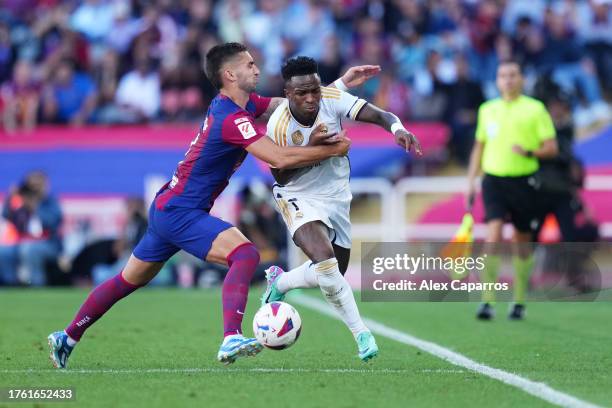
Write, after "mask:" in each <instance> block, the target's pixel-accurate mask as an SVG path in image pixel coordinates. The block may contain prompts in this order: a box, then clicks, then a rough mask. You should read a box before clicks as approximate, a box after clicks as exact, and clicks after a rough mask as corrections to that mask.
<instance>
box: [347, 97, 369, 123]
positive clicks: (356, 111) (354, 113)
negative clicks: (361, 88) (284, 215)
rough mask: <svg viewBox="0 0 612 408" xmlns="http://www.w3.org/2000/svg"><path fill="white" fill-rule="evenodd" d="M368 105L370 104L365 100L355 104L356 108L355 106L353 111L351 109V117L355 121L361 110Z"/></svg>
mask: <svg viewBox="0 0 612 408" xmlns="http://www.w3.org/2000/svg"><path fill="white" fill-rule="evenodd" d="M366 103H368V101H366V100H364V99H359V100H357V102H356V103H355V106H353V109H351V116H350V118H351V119H353V120H355V118H356V117H357V115H358V114H359V111H361V109H363V107H364V106H365V104H366Z"/></svg>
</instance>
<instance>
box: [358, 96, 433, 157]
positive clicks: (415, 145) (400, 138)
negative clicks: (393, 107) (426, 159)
mask: <svg viewBox="0 0 612 408" xmlns="http://www.w3.org/2000/svg"><path fill="white" fill-rule="evenodd" d="M356 119H357V121H359V122H367V123H374V124H376V125H378V126H380V127H382V128H384V129H385V130H386V131H388V132H391V133H392V134H393V136H394V137H395V141H396V142H397V144H398V145H400V146H402V147H403V148H404V149H406V151H407V152H409V151H411V150H413V149H414V152H415V153H416V154H418V155H422V154H423V152H422V150H421V144H420V143H419V139H417V137H416V136H415V135H414V134H412V132H410V131H408V130H406V129H405V128H404V125H402V122H401V121H400V119H399V118H398V117H397V116H395V115H394V114H393V113H391V112H387V111H384V110H382V109H380V108H379V107H377V106H374V105H372V104H371V103H366V104H365V105H364V106H363V108H361V110H360V111H359V113H358V114H357V117H356Z"/></svg>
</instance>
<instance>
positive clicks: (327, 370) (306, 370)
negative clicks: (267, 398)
mask: <svg viewBox="0 0 612 408" xmlns="http://www.w3.org/2000/svg"><path fill="white" fill-rule="evenodd" d="M456 371H457V370H422V372H440V373H447V372H456ZM48 373H59V374H66V375H67V374H192V373H196V374H198V373H207V374H208V373H212V374H215V373H220V374H225V373H333V374H376V375H378V374H408V373H412V374H414V373H415V371H414V370H393V369H376V370H374V369H371V370H368V369H358V368H206V367H199V368H134V369H131V368H126V369H121V368H118V369H113V368H99V369H95V368H94V369H87V368H76V369H70V368H69V369H66V370H58V369H54V368H49V369H44V368H43V369H36V368H32V369H22V370H0V374H48Z"/></svg>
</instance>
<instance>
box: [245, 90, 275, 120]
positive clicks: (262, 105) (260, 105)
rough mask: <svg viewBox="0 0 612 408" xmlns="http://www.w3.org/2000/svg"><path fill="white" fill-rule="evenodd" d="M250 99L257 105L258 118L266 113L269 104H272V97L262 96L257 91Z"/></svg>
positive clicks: (256, 113) (256, 114)
mask: <svg viewBox="0 0 612 408" xmlns="http://www.w3.org/2000/svg"><path fill="white" fill-rule="evenodd" d="M249 101H250V102H253V104H254V105H255V113H254V116H255V117H256V118H258V117H260V116H261V115H263V114H264V112H265V111H266V109H268V106H270V102H271V101H272V98H268V97H267V96H261V95H258V94H256V93H252V94H251V95H250V96H249Z"/></svg>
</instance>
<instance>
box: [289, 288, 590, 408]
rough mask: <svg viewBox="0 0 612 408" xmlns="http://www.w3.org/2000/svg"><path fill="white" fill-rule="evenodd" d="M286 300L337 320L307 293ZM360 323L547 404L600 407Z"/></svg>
mask: <svg viewBox="0 0 612 408" xmlns="http://www.w3.org/2000/svg"><path fill="white" fill-rule="evenodd" d="M290 301H292V302H295V303H297V304H299V305H302V306H304V307H307V308H310V309H312V310H315V311H317V312H319V313H321V314H323V315H326V316H329V317H332V318H334V319H336V320H341V319H340V316H338V314H337V313H336V312H335V311H334V310H333V309H331V308H330V307H329V305H328V304H327V303H325V302H324V301H322V300H319V299H316V298H313V297H311V296H307V295H294V296H291V297H290ZM363 322H364V323H365V324H366V325H367V326H368V327H369V328H370V330H372V332H373V333H376V334H379V335H381V336H383V337H387V338H389V339H391V340H395V341H397V342H400V343H404V344H407V345H409V346H413V347H416V348H418V349H420V350H423V351H424V352H426V353H429V354H431V355H434V356H436V357H439V358H441V359H442V360H446V361H448V362H449V363H451V364H454V365H456V366H460V367H464V368H467V369H468V370H471V371H475V372H477V373H479V374H482V375H485V376H487V377H490V378H493V379H495V380H498V381H501V382H503V383H505V384H508V385H511V386H513V387H516V388H518V389H520V390H523V391H525V392H526V393H528V394H531V395H533V396H534V397H537V398H540V399H542V400H544V401H547V402H550V403H551V404H554V405H558V406H560V407H571V408H601V407H600V406H598V405H595V404H592V403H590V402H587V401H583V400H580V399H578V398H576V397H573V396H571V395H569V394H565V393H563V392H561V391H557V390H555V389H553V388H551V387H549V386H548V385H546V384H544V383H541V382H535V381H531V380H528V379H527V378H524V377H521V376H518V375H516V374H512V373H509V372H507V371H503V370H500V369H498V368H493V367H489V366H487V365H484V364H481V363H477V362H476V361H474V360H471V359H469V358H467V357H465V356H464V355H462V354H459V353H455V352H454V351H451V350H449V349H447V348H445V347H442V346H440V345H438V344H436V343H432V342H430V341H426V340H421V339H419V338H418V337H414V336H412V335H410V334H408V333H404V332H402V331H399V330H396V329H394V328H392V327H389V326H385V325H384V324H382V323H379V322H377V321H376V320H372V319H368V318H363Z"/></svg>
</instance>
